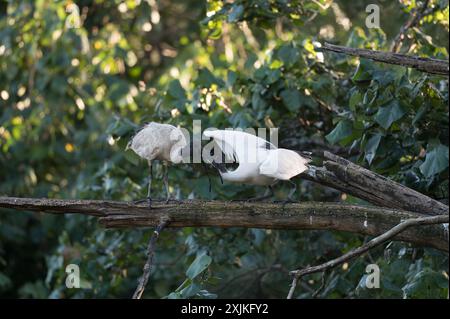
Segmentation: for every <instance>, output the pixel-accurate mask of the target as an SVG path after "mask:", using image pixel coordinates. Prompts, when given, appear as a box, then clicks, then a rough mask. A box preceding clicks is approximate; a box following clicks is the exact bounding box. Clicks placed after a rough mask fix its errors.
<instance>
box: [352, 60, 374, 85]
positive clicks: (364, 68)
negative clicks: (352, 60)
mask: <svg viewBox="0 0 450 319" xmlns="http://www.w3.org/2000/svg"><path fill="white" fill-rule="evenodd" d="M371 79H372V67H371V65H370V62H368V61H367V60H361V62H360V63H359V65H358V67H357V68H356V71H355V74H353V76H352V81H354V82H364V81H368V80H371Z"/></svg>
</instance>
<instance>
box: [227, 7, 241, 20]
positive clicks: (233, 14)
mask: <svg viewBox="0 0 450 319" xmlns="http://www.w3.org/2000/svg"><path fill="white" fill-rule="evenodd" d="M243 14H244V6H243V5H241V4H239V5H233V6H232V7H231V10H230V13H229V14H228V22H236V21H240V20H241V18H242V15H243Z"/></svg>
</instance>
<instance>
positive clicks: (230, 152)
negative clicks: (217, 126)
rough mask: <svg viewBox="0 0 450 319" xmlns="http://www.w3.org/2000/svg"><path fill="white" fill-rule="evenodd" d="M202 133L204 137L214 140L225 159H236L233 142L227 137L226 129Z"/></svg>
mask: <svg viewBox="0 0 450 319" xmlns="http://www.w3.org/2000/svg"><path fill="white" fill-rule="evenodd" d="M203 135H205V136H206V137H211V138H212V139H213V140H214V142H215V143H216V145H217V146H218V147H219V148H220V151H221V152H222V153H223V154H224V155H225V160H227V161H234V160H235V159H236V157H237V156H236V154H235V150H234V148H233V143H232V141H230V140H229V139H228V138H227V134H226V131H224V130H214V131H205V132H204V133H203ZM230 142H231V143H230Z"/></svg>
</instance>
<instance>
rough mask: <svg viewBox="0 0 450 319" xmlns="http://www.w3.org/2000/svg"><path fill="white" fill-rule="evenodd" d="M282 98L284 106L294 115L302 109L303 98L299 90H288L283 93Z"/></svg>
mask: <svg viewBox="0 0 450 319" xmlns="http://www.w3.org/2000/svg"><path fill="white" fill-rule="evenodd" d="M280 96H281V99H282V100H283V104H284V106H286V108H287V109H288V110H289V111H291V112H292V113H295V112H297V111H298V110H299V109H300V106H301V99H302V96H301V95H300V92H299V91H298V90H296V89H286V90H283V91H282V92H281V94H280Z"/></svg>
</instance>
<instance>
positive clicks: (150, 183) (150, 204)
mask: <svg viewBox="0 0 450 319" xmlns="http://www.w3.org/2000/svg"><path fill="white" fill-rule="evenodd" d="M147 163H148V168H149V175H148V189H147V198H146V199H141V200H137V201H134V204H139V203H142V202H147V203H148V207H149V208H152V197H151V194H152V179H153V162H152V161H147Z"/></svg>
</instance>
